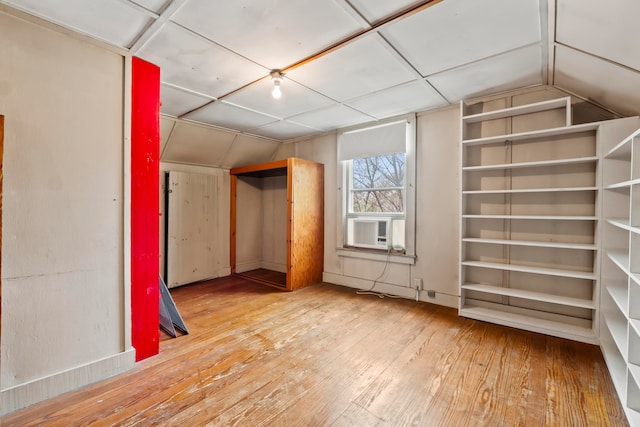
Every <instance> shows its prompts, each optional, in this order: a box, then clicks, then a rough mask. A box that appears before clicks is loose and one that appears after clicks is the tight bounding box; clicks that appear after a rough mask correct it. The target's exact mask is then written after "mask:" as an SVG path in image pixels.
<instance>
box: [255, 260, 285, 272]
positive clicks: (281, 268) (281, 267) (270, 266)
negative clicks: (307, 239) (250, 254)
mask: <svg viewBox="0 0 640 427" xmlns="http://www.w3.org/2000/svg"><path fill="white" fill-rule="evenodd" d="M260 268H266V269H267V270H271V271H277V272H279V273H286V272H287V266H286V264H277V263H275V262H268V261H262V262H261V263H260Z"/></svg>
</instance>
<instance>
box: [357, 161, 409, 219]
mask: <svg viewBox="0 0 640 427" xmlns="http://www.w3.org/2000/svg"><path fill="white" fill-rule="evenodd" d="M389 187H402V188H404V153H397V154H387V155H384V156H377V157H366V158H362V159H354V160H353V187H352V188H354V189H361V188H389ZM394 212H395V211H394Z"/></svg>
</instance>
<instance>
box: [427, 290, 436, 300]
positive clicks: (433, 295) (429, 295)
mask: <svg viewBox="0 0 640 427" xmlns="http://www.w3.org/2000/svg"><path fill="white" fill-rule="evenodd" d="M427 296H428V297H429V298H435V297H436V291H433V290H429V291H427Z"/></svg>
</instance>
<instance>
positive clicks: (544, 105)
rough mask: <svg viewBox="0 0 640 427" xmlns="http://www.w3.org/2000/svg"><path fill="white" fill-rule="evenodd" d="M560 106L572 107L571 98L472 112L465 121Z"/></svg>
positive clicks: (530, 112) (477, 120)
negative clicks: (484, 111)
mask: <svg viewBox="0 0 640 427" xmlns="http://www.w3.org/2000/svg"><path fill="white" fill-rule="evenodd" d="M558 108H568V109H570V108H571V98H570V97H568V96H566V97H564V98H557V99H552V100H549V101H542V102H536V103H534V104H527V105H520V106H517V107H509V108H503V109H501V110H494V111H487V112H486V113H478V114H471V115H468V116H463V117H462V121H463V122H464V123H477V122H481V121H485V120H495V119H503V118H505V117H514V116H521V115H523V114H532V113H538V112H541V111H549V110H555V109H558Z"/></svg>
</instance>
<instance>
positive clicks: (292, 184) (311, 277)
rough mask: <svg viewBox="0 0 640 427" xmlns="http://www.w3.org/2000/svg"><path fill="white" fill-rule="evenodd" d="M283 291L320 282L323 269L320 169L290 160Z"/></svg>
mask: <svg viewBox="0 0 640 427" xmlns="http://www.w3.org/2000/svg"><path fill="white" fill-rule="evenodd" d="M288 162H289V175H288V193H289V194H290V196H289V204H290V208H289V209H290V213H289V216H288V219H289V222H290V224H291V225H290V226H289V231H288V232H289V233H290V234H289V236H288V240H289V244H288V245H287V246H288V247H289V248H290V249H289V251H290V252H289V266H288V268H287V287H288V288H290V289H297V288H301V287H303V286H307V285H311V284H313V283H316V282H319V281H321V280H322V270H323V266H324V257H323V255H324V165H322V164H320V163H315V162H311V161H309V160H302V159H297V158H290V159H289V160H288Z"/></svg>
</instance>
